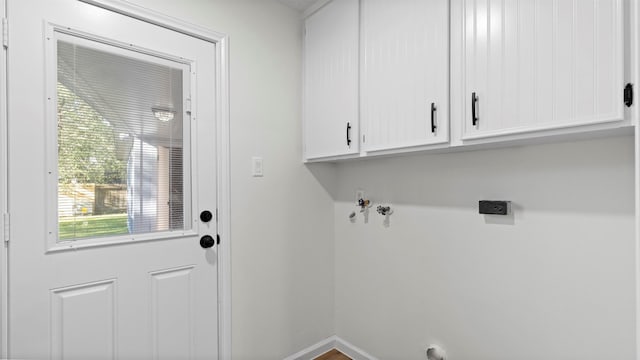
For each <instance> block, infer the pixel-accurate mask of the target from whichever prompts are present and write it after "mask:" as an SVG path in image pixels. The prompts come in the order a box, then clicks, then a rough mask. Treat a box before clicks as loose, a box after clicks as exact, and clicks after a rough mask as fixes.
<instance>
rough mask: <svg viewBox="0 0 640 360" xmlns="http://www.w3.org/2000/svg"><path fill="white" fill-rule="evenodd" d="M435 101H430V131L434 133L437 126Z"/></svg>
mask: <svg viewBox="0 0 640 360" xmlns="http://www.w3.org/2000/svg"><path fill="white" fill-rule="evenodd" d="M436 110H437V109H436V103H431V133H433V134H435V133H436V129H437V128H438V126H436Z"/></svg>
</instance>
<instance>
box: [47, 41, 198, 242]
mask: <svg viewBox="0 0 640 360" xmlns="http://www.w3.org/2000/svg"><path fill="white" fill-rule="evenodd" d="M185 67H186V65H184V64H180V63H174V62H170V61H168V60H166V59H159V58H155V57H152V56H150V55H146V54H140V53H137V52H134V51H130V50H124V49H121V48H117V47H115V46H108V45H105V44H98V43H95V44H93V43H91V42H90V41H88V40H85V39H79V38H74V37H71V36H69V35H62V34H60V35H59V38H58V40H57V74H58V81H57V98H58V103H57V104H58V105H57V111H58V225H59V226H58V228H59V232H58V241H69V240H78V239H88V238H95V237H104V236H116V235H127V234H140V233H153V232H160V231H172V230H184V229H185V225H186V224H189V221H190V220H189V219H187V216H186V212H185V209H186V208H187V207H188V206H189V205H190V198H189V197H188V196H186V195H190V194H189V191H188V190H189V189H188V185H189V180H190V179H189V176H188V174H185V171H184V170H185V166H184V164H185V162H186V159H189V155H190V154H189V151H188V140H189V139H188V136H186V135H185V134H188V133H189V131H188V129H187V128H186V127H187V126H188V121H184V119H183V115H184V113H185V112H184V111H183V104H184V100H185V99H184V92H183V87H184V86H185V79H184V77H185V76H186V75H185V72H186V71H185ZM187 71H188V70H187ZM185 144H186V146H185ZM183 149H184V150H183Z"/></svg>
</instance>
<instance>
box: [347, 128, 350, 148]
mask: <svg viewBox="0 0 640 360" xmlns="http://www.w3.org/2000/svg"><path fill="white" fill-rule="evenodd" d="M347 146H348V147H351V123H347Z"/></svg>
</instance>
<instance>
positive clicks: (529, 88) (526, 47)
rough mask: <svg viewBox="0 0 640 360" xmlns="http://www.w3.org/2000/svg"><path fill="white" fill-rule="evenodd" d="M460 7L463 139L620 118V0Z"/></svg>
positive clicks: (469, 0)
mask: <svg viewBox="0 0 640 360" xmlns="http://www.w3.org/2000/svg"><path fill="white" fill-rule="evenodd" d="M463 6H464V21H463V26H464V30H463V31H464V42H465V44H464V46H463V51H464V61H465V66H464V70H465V74H464V76H465V87H466V89H465V94H464V96H465V97H466V100H465V118H464V125H463V133H462V139H463V140H473V139H478V138H486V137H492V136H500V135H510V134H518V133H526V132H532V131H539V130H552V129H560V128H569V127H574V126H582V125H593V124H598V123H606V122H615V121H623V120H624V108H623V106H624V104H623V88H624V84H623V82H624V48H623V29H624V19H623V2H622V0H579V1H577V0H513V1H495V0H464V5H463Z"/></svg>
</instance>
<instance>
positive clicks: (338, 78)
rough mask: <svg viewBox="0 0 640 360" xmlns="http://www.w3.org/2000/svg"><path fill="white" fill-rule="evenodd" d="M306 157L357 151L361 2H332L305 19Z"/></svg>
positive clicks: (332, 155)
mask: <svg viewBox="0 0 640 360" xmlns="http://www.w3.org/2000/svg"><path fill="white" fill-rule="evenodd" d="M305 27H306V31H305V32H306V35H305V49H304V60H305V62H304V63H305V65H304V84H305V85H304V139H305V141H304V146H305V158H306V159H320V158H328V157H339V156H343V155H349V154H357V153H358V152H359V146H358V144H359V143H358V137H359V127H358V111H359V110H358V109H359V107H358V96H359V92H358V79H359V67H358V64H359V44H360V43H359V4H358V0H333V1H331V2H329V3H328V4H326V5H325V6H323V7H322V8H321V9H320V10H318V11H317V12H315V13H314V14H312V15H311V16H309V17H308V18H307V19H306V21H305Z"/></svg>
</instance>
